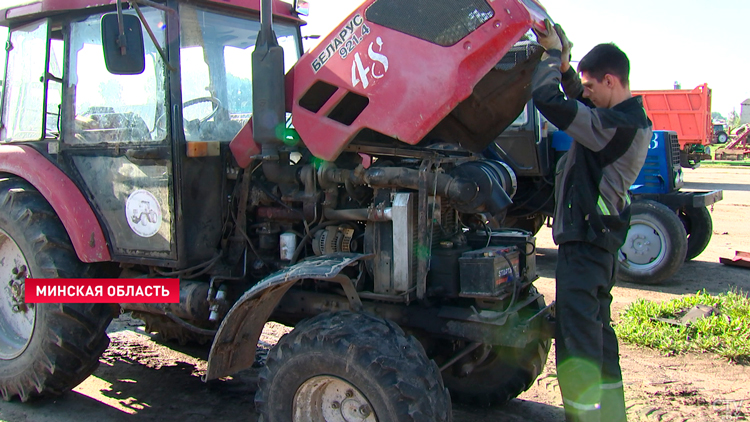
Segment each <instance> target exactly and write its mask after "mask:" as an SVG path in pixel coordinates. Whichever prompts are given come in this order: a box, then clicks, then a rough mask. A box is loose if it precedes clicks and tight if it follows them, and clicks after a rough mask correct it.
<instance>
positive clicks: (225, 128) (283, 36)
mask: <svg viewBox="0 0 750 422" xmlns="http://www.w3.org/2000/svg"><path fill="white" fill-rule="evenodd" d="M259 30H260V22H259V21H257V20H252V21H249V20H248V19H244V18H239V17H236V16H228V15H223V14H219V13H215V12H212V11H209V10H205V9H201V8H198V7H195V6H193V5H189V4H181V5H180V46H181V48H180V69H181V70H180V71H181V76H182V101H183V104H182V105H183V117H184V124H185V126H184V129H185V138H186V139H187V140H188V141H199V140H204V141H226V142H228V141H231V140H232V138H234V136H235V135H236V134H237V132H239V130H240V129H241V128H242V126H243V125H244V124H245V123H246V122H247V120H248V119H249V118H250V115H251V114H252V111H253V101H252V100H253V99H252V61H251V54H252V52H253V50H254V48H255V40H256V38H257V36H258V31H259ZM274 30H275V32H276V36H277V38H278V41H279V44H280V45H281V46H282V47H283V48H284V65H285V67H286V70H289V69H290V68H291V67H292V65H294V63H295V62H296V61H297V59H298V58H299V56H300V51H299V41H298V40H299V38H298V30H297V27H296V26H295V25H293V24H284V23H276V24H275V25H274Z"/></svg>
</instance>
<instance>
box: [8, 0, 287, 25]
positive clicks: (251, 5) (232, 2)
mask: <svg viewBox="0 0 750 422" xmlns="http://www.w3.org/2000/svg"><path fill="white" fill-rule="evenodd" d="M260 2H261V0H198V1H194V2H192V3H194V4H203V5H206V6H211V5H218V6H221V7H227V6H228V7H231V8H236V9H245V10H249V11H254V12H260ZM116 4H117V0H39V1H36V2H33V3H29V4H24V5H20V6H13V7H6V8H3V9H0V26H10V25H13V24H15V23H20V22H26V21H30V20H34V19H38V18H42V17H45V16H52V15H57V14H60V13H64V12H70V11H75V10H85V9H89V8H95V7H105V6H114V5H116ZM127 5H128V3H127V0H123V6H127ZM140 5H143V3H141V4H140ZM273 14H274V15H275V16H276V17H280V18H286V19H291V20H294V21H297V22H301V20H300V19H299V17H298V16H297V13H296V12H295V11H294V8H293V6H292V5H291V4H289V3H286V2H284V1H281V0H273Z"/></svg>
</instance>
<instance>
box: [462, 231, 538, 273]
mask: <svg viewBox="0 0 750 422" xmlns="http://www.w3.org/2000/svg"><path fill="white" fill-rule="evenodd" d="M469 244H470V245H471V246H472V247H474V248H481V247H483V246H485V245H488V244H489V246H516V247H518V251H519V252H520V262H519V265H520V268H521V272H520V273H519V275H520V276H522V277H524V276H525V277H526V281H534V280H536V278H537V273H536V238H535V237H534V235H532V234H531V233H529V232H527V231H523V230H513V229H505V230H500V231H496V232H493V233H492V237H491V238H490V241H489V242H487V235H486V234H485V233H483V232H479V233H478V234H476V235H474V236H472V237H469Z"/></svg>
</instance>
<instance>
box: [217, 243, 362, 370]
mask: <svg viewBox="0 0 750 422" xmlns="http://www.w3.org/2000/svg"><path fill="white" fill-rule="evenodd" d="M366 256H368V255H363V254H355V253H338V254H332V255H324V256H319V257H315V258H312V259H308V260H306V261H303V262H300V263H298V264H295V265H293V266H291V267H289V268H287V269H285V270H283V271H280V272H277V273H275V274H272V275H270V276H268V277H266V278H264V279H263V280H261V281H260V282H259V283H258V284H256V285H255V286H253V287H252V288H251V289H250V290H248V291H247V292H245V294H243V295H242V297H240V298H239V300H237V302H236V303H235V304H234V306H232V309H230V310H229V313H227V316H226V317H225V318H224V320H223V321H222V322H221V325H220V326H219V330H218V331H217V332H216V336H215V337H214V342H213V344H212V345H211V352H210V353H209V355H208V369H207V370H206V375H205V376H204V377H203V380H204V381H208V380H211V379H215V378H219V377H224V376H227V375H231V374H233V373H235V372H237V371H241V370H243V369H246V368H249V367H250V366H251V365H252V364H253V362H254V361H255V349H256V346H257V344H258V339H259V338H260V334H261V332H262V331H263V326H264V325H265V324H266V321H268V318H269V317H270V316H271V313H272V312H273V310H274V309H275V308H276V305H278V304H279V302H280V301H281V298H282V297H284V294H285V293H286V292H287V291H288V290H289V288H290V287H292V285H294V283H296V282H297V281H298V280H301V279H305V278H307V279H317V280H334V279H336V277H337V276H338V275H339V273H340V272H341V270H343V269H344V268H345V267H347V266H349V265H351V264H353V263H355V262H357V261H358V260H360V259H362V258H364V257H366Z"/></svg>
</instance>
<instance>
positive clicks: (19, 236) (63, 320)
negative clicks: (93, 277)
mask: <svg viewBox="0 0 750 422" xmlns="http://www.w3.org/2000/svg"><path fill="white" fill-rule="evenodd" d="M0 242H2V244H1V245H0V253H2V254H3V256H2V257H0V258H3V262H4V264H3V265H0V272H2V275H3V276H5V275H6V273H7V275H8V276H9V277H8V278H10V279H11V280H15V281H16V282H18V283H19V284H17V287H18V286H20V287H22V283H23V280H24V279H25V277H32V276H33V277H38V278H75V277H85V276H86V275H87V270H88V268H89V267H88V266H86V265H85V264H83V263H82V262H81V261H79V260H78V257H77V256H76V253H75V251H74V249H73V246H72V245H71V242H70V238H69V237H68V234H67V232H66V231H65V228H64V227H63V226H62V224H61V223H60V220H59V219H58V217H57V215H56V214H55V213H54V211H53V210H52V208H51V207H50V205H49V204H48V203H47V201H46V200H45V199H44V197H42V195H41V194H40V193H39V192H38V191H36V190H35V189H34V187H33V186H31V185H30V184H29V183H27V182H26V181H24V180H22V179H19V178H15V177H4V178H0ZM6 255H7V256H6ZM5 258H9V259H7V260H6V259H5ZM8 261H12V262H8ZM0 286H1V287H2V288H3V290H4V292H3V293H4V294H3V296H2V297H0V300H3V301H5V302H7V303H3V304H2V306H0V310H2V313H1V314H0V347H1V348H0V394H1V395H2V397H3V399H5V400H10V399H12V398H13V397H16V396H18V397H20V399H21V400H22V401H27V400H28V399H29V398H30V397H32V396H36V395H42V394H60V393H63V392H64V391H66V390H69V389H71V388H73V387H75V386H76V385H78V384H79V383H81V382H82V381H83V380H84V379H86V378H87V377H88V376H89V375H91V373H93V372H94V370H95V369H96V368H97V367H98V365H99V356H100V355H101V354H102V352H104V350H105V349H106V348H107V345H108V344H109V338H108V337H107V335H106V328H107V325H109V322H110V320H111V319H112V310H111V308H110V307H109V306H108V305H103V304H51V303H47V304H36V305H25V306H26V308H25V312H24V311H23V308H22V309H21V312H22V313H23V314H22V315H19V312H18V311H17V310H15V311H14V310H13V306H14V303H16V304H17V302H13V293H12V292H11V288H10V287H7V286H8V284H7V282H4V283H2V285H0ZM21 303H23V302H22V301H21ZM16 309H18V308H16ZM19 318H20V319H19ZM11 321H13V322H11ZM19 321H21V323H20V324H21V326H24V324H26V325H25V328H24V329H21V330H14V325H18V323H19ZM16 328H17V327H16ZM19 332H22V335H21V337H20V340H19V337H18V336H17V334H18V333H19ZM14 336H15V337H14Z"/></svg>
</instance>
